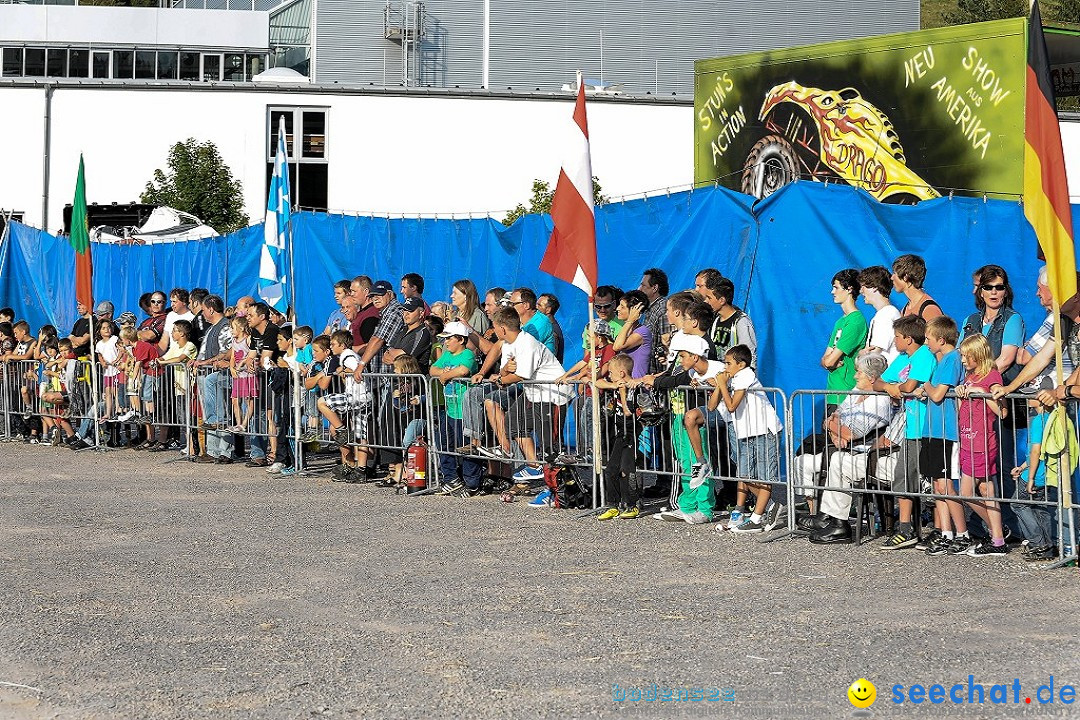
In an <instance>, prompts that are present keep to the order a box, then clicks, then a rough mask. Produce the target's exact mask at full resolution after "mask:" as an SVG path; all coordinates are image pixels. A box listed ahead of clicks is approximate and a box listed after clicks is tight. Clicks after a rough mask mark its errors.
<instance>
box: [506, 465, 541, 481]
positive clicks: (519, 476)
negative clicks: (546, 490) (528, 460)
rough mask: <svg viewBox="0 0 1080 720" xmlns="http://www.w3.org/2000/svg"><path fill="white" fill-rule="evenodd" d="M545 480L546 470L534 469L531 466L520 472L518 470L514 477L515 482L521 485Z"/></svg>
mask: <svg viewBox="0 0 1080 720" xmlns="http://www.w3.org/2000/svg"><path fill="white" fill-rule="evenodd" d="M543 479H544V469H543V468H539V467H532V466H531V465H526V466H525V467H523V468H521V469H520V470H518V471H517V472H516V473H514V475H513V480H514V482H519V483H526V482H531V481H533V480H543Z"/></svg>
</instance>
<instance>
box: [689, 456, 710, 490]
mask: <svg viewBox="0 0 1080 720" xmlns="http://www.w3.org/2000/svg"><path fill="white" fill-rule="evenodd" d="M711 474H712V466H711V465H709V461H708V460H706V461H705V462H699V463H694V464H693V465H691V466H690V489H691V490H696V489H697V488H699V487H701V486H702V485H704V484H705V480H706V479H707V478H708V477H709V475H711Z"/></svg>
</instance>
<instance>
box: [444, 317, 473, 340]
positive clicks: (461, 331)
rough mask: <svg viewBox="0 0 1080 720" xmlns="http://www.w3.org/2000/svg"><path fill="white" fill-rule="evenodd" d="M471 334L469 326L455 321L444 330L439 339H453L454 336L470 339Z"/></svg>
mask: <svg viewBox="0 0 1080 720" xmlns="http://www.w3.org/2000/svg"><path fill="white" fill-rule="evenodd" d="M469 334H470V333H469V326H468V325H466V324H465V323H463V322H458V321H456V320H455V321H454V322H452V323H449V324H447V326H446V327H445V328H443V331H442V332H441V333H439V337H442V338H444V337H452V336H454V335H457V336H458V337H469Z"/></svg>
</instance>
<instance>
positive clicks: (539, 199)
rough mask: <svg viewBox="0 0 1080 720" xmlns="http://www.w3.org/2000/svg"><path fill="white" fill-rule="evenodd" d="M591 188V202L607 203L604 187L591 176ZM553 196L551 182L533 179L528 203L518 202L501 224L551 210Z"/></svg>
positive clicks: (509, 224)
mask: <svg viewBox="0 0 1080 720" xmlns="http://www.w3.org/2000/svg"><path fill="white" fill-rule="evenodd" d="M592 189H593V204H594V205H596V206H600V205H607V204H608V203H609V202H611V200H610V199H609V198H608V197H607V196H606V195H604V189H603V188H602V187H600V181H599V180H598V179H596V177H595V176H593V179H592ZM553 197H555V191H554V190H552V189H551V184H550V183H548V182H546V181H544V180H539V179H537V180H533V184H532V197H530V198H529V205H528V206H527V207H526V206H525V205H523V204H521V203H518V206H517V207H516V208H514V209H513V210H511V211H510V212H508V213H507V214H506V217H505V218H503V225H506V226H507V227H510V226H511V225H513V224H514V223H515V222H517V221H518V220H520V219H521V218H522V217H523V216H525V215H532V214H542V213H550V212H551V199H552V198H553Z"/></svg>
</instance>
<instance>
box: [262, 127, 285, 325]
mask: <svg viewBox="0 0 1080 720" xmlns="http://www.w3.org/2000/svg"><path fill="white" fill-rule="evenodd" d="M291 216H292V212H291V210H290V208H289V164H288V154H287V152H286V147H285V118H284V117H282V118H280V123H279V125H278V142H277V153H276V154H275V156H274V176H273V178H272V179H271V180H270V197H269V198H268V199H267V201H266V219H265V220H264V221H263V234H264V237H263V248H262V257H261V258H260V260H259V297H260V298H262V300H263V302H265V303H266V304H267V305H269V306H270V307H272V308H274V309H275V310H277V311H278V312H282V313H283V312H285V308H286V307H287V306H288V300H287V296H286V292H285V285H286V282H285V278H286V275H285V270H286V268H285V263H286V254H285V253H286V252H287V251H286V242H287V240H286V238H289V239H290V240H291V235H292V226H291V225H290V220H291Z"/></svg>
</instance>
